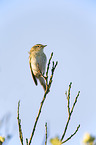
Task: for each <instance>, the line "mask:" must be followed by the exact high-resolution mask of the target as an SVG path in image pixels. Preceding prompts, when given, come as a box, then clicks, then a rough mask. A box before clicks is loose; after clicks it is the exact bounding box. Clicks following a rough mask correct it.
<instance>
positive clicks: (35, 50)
mask: <svg viewBox="0 0 96 145" xmlns="http://www.w3.org/2000/svg"><path fill="white" fill-rule="evenodd" d="M46 46H47V45H42V44H36V45H34V46H33V47H32V48H31V50H30V52H29V54H30V55H29V64H30V69H31V74H32V77H33V80H34V82H35V84H36V86H37V79H39V81H40V84H41V85H42V86H43V89H44V90H46V84H45V80H44V78H43V77H42V76H41V73H42V74H44V73H45V68H46V62H47V58H46V55H45V54H44V52H43V49H44V47H46ZM40 72H41V73H40Z"/></svg>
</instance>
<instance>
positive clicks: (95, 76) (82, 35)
mask: <svg viewBox="0 0 96 145" xmlns="http://www.w3.org/2000/svg"><path fill="white" fill-rule="evenodd" d="M0 20H1V21H0V88H1V89H0V97H1V99H0V110H2V111H1V114H0V118H2V117H3V116H4V115H5V114H6V113H7V112H10V113H11V120H12V124H11V128H12V126H13V128H15V129H13V130H16V131H14V133H13V134H14V136H13V138H12V139H11V140H10V142H9V145H13V143H14V145H15V144H20V141H19V137H18V128H17V120H16V117H17V103H18V101H19V100H21V108H20V115H21V118H22V128H23V132H24V138H26V137H28V138H29V137H30V134H31V130H32V127H33V124H34V120H35V117H36V115H37V113H38V109H39V106H40V102H41V100H42V97H43V89H42V87H41V86H40V84H39V85H38V86H37V87H36V86H35V84H34V82H33V80H32V78H31V73H30V69H29V60H28V57H29V55H28V52H29V50H30V48H31V47H32V46H33V45H34V44H36V43H42V44H47V47H46V48H45V51H44V52H45V53H46V54H47V58H49V57H50V54H51V52H54V57H53V60H54V61H57V60H58V62H59V63H58V67H57V69H56V71H55V74H54V81H53V84H52V88H51V91H50V93H49V95H48V97H47V100H46V102H45V104H44V108H43V110H42V114H41V116H40V120H39V122H38V125H37V130H36V132H35V136H34V138H33V145H35V144H37V143H38V142H39V144H42V140H43V138H44V133H45V127H44V124H45V122H46V121H47V122H48V129H49V139H50V138H51V137H55V136H56V135H58V136H61V135H62V132H63V128H64V127H65V124H66V121H67V100H66V96H65V91H66V90H68V85H69V83H70V82H72V83H73V84H72V90H71V101H74V98H75V96H76V94H77V92H78V91H79V90H80V91H81V93H80V97H79V99H78V103H77V105H76V108H75V110H74V113H73V117H72V119H71V122H70V125H69V128H68V131H67V134H66V138H67V137H68V136H69V135H70V134H72V133H73V132H74V130H75V129H76V127H77V125H78V124H79V123H80V124H81V128H80V130H79V132H78V133H77V135H76V136H75V137H73V138H72V139H71V140H70V141H69V142H68V143H66V144H67V145H69V144H74V145H77V144H80V141H81V139H82V137H83V134H84V133H85V132H90V133H92V134H93V135H96V134H95V131H94V127H95V125H96V123H95V122H96V116H95V113H94V112H95V110H96V105H95V104H96V103H95V102H96V97H95V89H96V83H95V82H96V67H95V66H96V2H95V1H93V0H87V1H86V0H78V1H76V0H73V1H70V0H65V1H64V0H59V1H55V0H53V1H51V0H49V1H44V0H41V1H39V0H35V1H34V0H28V1H25V0H21V1H19V0H17V1H14V0H13V1H12V0H9V1H7V0H3V1H2V0H1V1H0ZM14 126H15V127H14ZM9 130H10V129H9ZM11 130H12V129H11ZM10 132H11V131H10ZM3 134H4V133H3Z"/></svg>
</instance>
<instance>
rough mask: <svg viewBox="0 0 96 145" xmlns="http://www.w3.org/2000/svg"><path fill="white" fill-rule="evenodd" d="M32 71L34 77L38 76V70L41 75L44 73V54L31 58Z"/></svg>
mask: <svg viewBox="0 0 96 145" xmlns="http://www.w3.org/2000/svg"><path fill="white" fill-rule="evenodd" d="M31 65H32V70H33V73H34V75H35V76H37V77H38V76H39V75H40V73H39V69H40V71H41V72H42V73H45V67H46V55H45V54H44V53H41V54H38V53H37V54H35V55H32V58H31Z"/></svg>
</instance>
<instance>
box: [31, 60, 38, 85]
mask: <svg viewBox="0 0 96 145" xmlns="http://www.w3.org/2000/svg"><path fill="white" fill-rule="evenodd" d="M29 65H30V70H31V74H32V78H33V80H34V83H35V85H36V86H37V85H38V83H37V79H36V77H35V75H34V73H33V71H32V66H31V59H30V60H29Z"/></svg>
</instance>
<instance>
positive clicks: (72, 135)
mask: <svg viewBox="0 0 96 145" xmlns="http://www.w3.org/2000/svg"><path fill="white" fill-rule="evenodd" d="M79 128H80V124H79V125H78V127H77V129H76V130H75V132H74V133H73V134H71V135H70V137H68V138H67V139H66V140H65V141H63V142H62V144H63V143H65V142H67V141H68V140H70V139H71V138H72V137H73V136H74V135H75V134H76V133H77V131H78V130H79Z"/></svg>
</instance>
